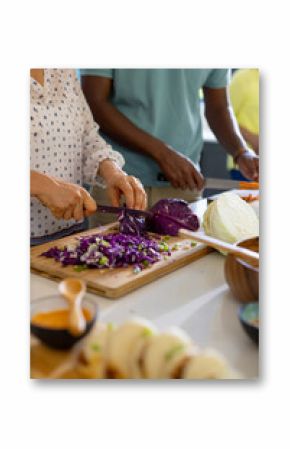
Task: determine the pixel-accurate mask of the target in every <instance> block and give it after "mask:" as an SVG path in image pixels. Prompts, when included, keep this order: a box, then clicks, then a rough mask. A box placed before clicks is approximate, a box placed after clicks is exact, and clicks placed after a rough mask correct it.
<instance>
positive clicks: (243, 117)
mask: <svg viewBox="0 0 290 449" xmlns="http://www.w3.org/2000/svg"><path fill="white" fill-rule="evenodd" d="M230 93H231V101H232V104H233V108H234V112H235V115H236V118H237V121H238V123H239V124H240V125H241V126H243V127H245V128H246V129H248V130H249V131H250V132H252V133H254V134H259V70H258V69H240V70H239V71H238V72H236V73H235V75H234V77H233V81H232V84H231V86H230Z"/></svg>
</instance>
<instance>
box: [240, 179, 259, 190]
mask: <svg viewBox="0 0 290 449" xmlns="http://www.w3.org/2000/svg"><path fill="white" fill-rule="evenodd" d="M239 186H240V189H241V190H258V189H259V183H258V182H250V181H249V182H247V181H240V184H239Z"/></svg>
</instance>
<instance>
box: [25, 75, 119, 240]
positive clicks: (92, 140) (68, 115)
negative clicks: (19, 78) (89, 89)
mask: <svg viewBox="0 0 290 449" xmlns="http://www.w3.org/2000/svg"><path fill="white" fill-rule="evenodd" d="M30 120H31V122H30V123H31V125H30V156H31V158H30V167H31V169H32V170H36V171H39V172H41V173H47V174H49V175H52V176H55V177H58V178H60V179H62V180H63V181H67V182H71V183H75V184H79V185H82V184H83V183H87V184H90V185H99V186H100V187H105V184H104V181H103V179H102V178H100V177H98V176H97V173H98V168H99V164H100V162H102V161H103V160H104V159H111V160H113V161H114V162H116V163H117V164H118V165H119V166H120V167H122V166H123V165H124V159H123V156H122V155H121V154H120V153H118V152H116V151H114V150H113V149H112V147H111V146H110V145H108V144H107V143H106V142H105V141H104V139H103V138H102V137H101V136H100V135H99V133H98V129H99V127H98V125H97V124H96V123H95V122H94V120H93V116H92V113H91V111H90V108H89V106H88V104H87V102H86V100H85V98H84V95H83V92H82V90H81V86H80V84H79V81H78V79H77V77H76V73H75V70H70V69H63V70H59V69H45V70H44V85H43V86H42V85H41V84H39V83H38V82H37V81H36V80H34V79H33V78H31V79H30ZM30 219H31V237H42V236H45V235H47V236H48V235H50V234H53V233H55V232H58V231H61V230H63V229H67V228H70V227H71V226H73V225H74V224H75V223H76V222H75V221H74V220H69V221H65V220H58V219H56V218H55V217H54V216H53V215H52V213H51V212H50V210H49V209H48V208H46V207H45V206H43V205H42V204H41V203H40V201H39V200H38V199H37V198H34V197H33V198H31V217H30Z"/></svg>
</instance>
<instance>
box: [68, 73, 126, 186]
mask: <svg viewBox="0 0 290 449" xmlns="http://www.w3.org/2000/svg"><path fill="white" fill-rule="evenodd" d="M75 93H76V94H77V95H78V96H79V98H80V103H81V104H80V107H81V111H82V116H83V123H84V127H83V137H82V140H83V142H82V144H83V156H82V169H83V180H84V182H85V183H86V184H90V185H98V186H100V187H106V183H105V181H104V179H103V178H102V177H101V176H99V175H98V171H99V165H100V163H101V162H102V161H103V160H105V159H110V160H111V161H114V162H115V163H116V164H117V165H118V166H119V167H120V168H121V167H123V165H124V164H125V160H124V158H123V156H122V155H121V154H120V153H119V152H117V151H114V150H113V149H112V147H111V145H109V144H107V143H106V141H105V140H104V139H103V138H102V137H101V136H100V134H99V132H98V130H99V125H98V124H97V123H96V122H95V121H94V119H93V115H92V112H91V110H90V108H89V106H88V103H87V102H86V99H85V97H84V94H83V92H82V89H81V86H80V83H79V81H78V79H77V77H76V78H75Z"/></svg>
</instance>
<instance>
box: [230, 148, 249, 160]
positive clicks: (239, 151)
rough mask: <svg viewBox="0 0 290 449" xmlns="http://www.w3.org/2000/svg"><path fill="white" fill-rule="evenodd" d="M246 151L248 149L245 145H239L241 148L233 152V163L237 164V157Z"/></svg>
mask: <svg viewBox="0 0 290 449" xmlns="http://www.w3.org/2000/svg"><path fill="white" fill-rule="evenodd" d="M247 152H248V149H247V148H245V147H241V148H239V149H238V150H237V151H236V152H235V153H234V154H233V160H234V163H235V164H238V163H239V158H240V157H241V156H243V155H244V154H245V153H247Z"/></svg>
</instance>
